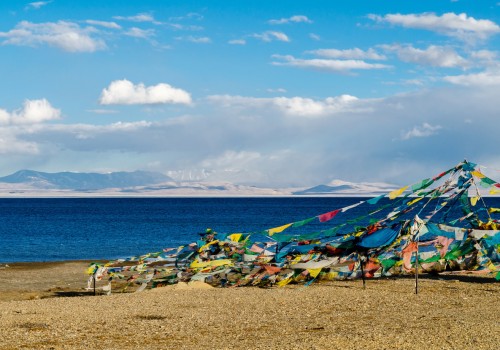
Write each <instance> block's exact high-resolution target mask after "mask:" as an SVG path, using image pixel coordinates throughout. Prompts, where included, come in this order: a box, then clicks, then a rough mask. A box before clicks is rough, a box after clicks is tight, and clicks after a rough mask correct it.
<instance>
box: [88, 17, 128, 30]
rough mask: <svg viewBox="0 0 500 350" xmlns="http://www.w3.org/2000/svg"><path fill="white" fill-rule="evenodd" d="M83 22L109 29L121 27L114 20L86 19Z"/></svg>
mask: <svg viewBox="0 0 500 350" xmlns="http://www.w3.org/2000/svg"><path fill="white" fill-rule="evenodd" d="M85 23H87V24H90V25H93V26H100V27H104V28H109V29H121V28H122V27H121V26H120V25H119V24H118V23H116V22H107V21H96V20H93V19H88V20H86V21H85Z"/></svg>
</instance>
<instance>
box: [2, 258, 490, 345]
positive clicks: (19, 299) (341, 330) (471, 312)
mask: <svg viewBox="0 0 500 350" xmlns="http://www.w3.org/2000/svg"><path fill="white" fill-rule="evenodd" d="M86 266H87V262H83V261H78V262H52V263H35V264H32V263H21V264H16V265H15V266H12V267H11V268H10V267H9V268H7V269H2V270H0V280H1V283H0V288H1V290H0V296H1V297H0V324H1V325H2V326H1V327H0V339H2V342H0V349H2V350H3V349H19V348H23V349H52V350H55V349H84V348H106V349H137V348H146V347H156V348H158V347H160V348H167V347H172V348H186V349H193V348H202V347H205V348H215V349H262V348H274V349H290V348H300V349H332V348H338V349H340V348H346V349H367V348H375V349H436V348H439V349H457V348H472V347H473V348H474V349H493V348H495V347H496V346H497V345H498V343H499V342H500V332H498V329H499V327H500V323H499V320H498V315H499V314H500V303H499V302H498V295H500V294H499V293H500V282H497V281H495V280H494V279H489V278H488V279H485V278H484V277H479V276H474V275H443V276H437V277H435V278H434V277H432V278H431V277H430V276H425V277H424V276H422V278H421V279H419V282H420V283H419V285H420V289H419V294H418V295H415V294H414V280H413V278H411V276H408V277H406V278H384V279H368V280H367V283H366V289H363V285H362V282H361V281H360V280H346V281H325V282H320V283H314V284H312V285H311V286H309V287H304V286H303V285H289V286H285V287H283V288H278V287H272V288H257V287H240V288H213V287H210V286H208V285H205V284H202V285H196V284H186V283H179V284H177V285H172V286H166V287H161V288H156V289H151V290H145V291H144V292H141V293H113V294H112V295H110V296H106V295H97V296H93V293H92V292H90V291H85V290H84V289H83V288H85V287H86V277H87V276H86V275H85V273H84V272H85V271H84V270H85V267H86ZM9 271H10V272H9ZM9 274H10V277H9V276H7V275H9ZM291 344H292V345H291Z"/></svg>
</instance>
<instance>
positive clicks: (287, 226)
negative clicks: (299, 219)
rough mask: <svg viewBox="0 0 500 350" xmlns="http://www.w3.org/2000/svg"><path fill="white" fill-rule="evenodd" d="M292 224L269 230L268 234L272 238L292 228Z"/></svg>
mask: <svg viewBox="0 0 500 350" xmlns="http://www.w3.org/2000/svg"><path fill="white" fill-rule="evenodd" d="M292 224H293V223H292ZM292 224H286V225H283V226H280V227H275V228H270V229H269V230H267V232H268V233H269V236H272V235H274V234H275V233H280V232H283V231H285V230H286V229H287V228H289V227H290V226H292Z"/></svg>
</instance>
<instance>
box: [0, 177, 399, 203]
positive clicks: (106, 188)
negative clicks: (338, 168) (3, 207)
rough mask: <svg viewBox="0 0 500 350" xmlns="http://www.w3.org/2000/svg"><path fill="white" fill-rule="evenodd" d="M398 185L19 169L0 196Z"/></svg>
mask: <svg viewBox="0 0 500 350" xmlns="http://www.w3.org/2000/svg"><path fill="white" fill-rule="evenodd" d="M397 187H398V186H396V185H391V184H386V183H353V182H347V181H341V180H334V181H332V182H330V183H328V184H326V185H317V186H314V187H311V188H280V189H273V188H262V187H255V186H247V185H238V184H233V183H230V182H224V181H203V180H191V181H186V180H184V179H180V180H178V181H176V180H174V179H173V178H172V177H170V176H167V175H164V174H161V173H158V172H149V171H134V172H111V173H104V174H103V173H76V172H59V173H46V172H40V171H34V170H20V171H17V172H15V173H14V174H11V175H8V176H5V177H0V196H2V197H6V196H24V197H30V196H48V197H52V196H147V197H149V196H151V197H162V196H319V195H333V196H335V195H336V196H363V195H364V196H370V195H378V194H381V193H387V192H390V191H392V190H394V189H395V188H397Z"/></svg>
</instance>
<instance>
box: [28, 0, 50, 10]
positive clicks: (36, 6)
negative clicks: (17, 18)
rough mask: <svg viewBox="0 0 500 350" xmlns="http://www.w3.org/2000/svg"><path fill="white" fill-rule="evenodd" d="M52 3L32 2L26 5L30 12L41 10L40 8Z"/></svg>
mask: <svg viewBox="0 0 500 350" xmlns="http://www.w3.org/2000/svg"><path fill="white" fill-rule="evenodd" d="M51 2H52V1H35V2H30V3H29V4H28V5H26V9H27V10H29V9H35V10H39V9H40V8H42V7H43V6H46V5H48V4H50V3H51Z"/></svg>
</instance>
